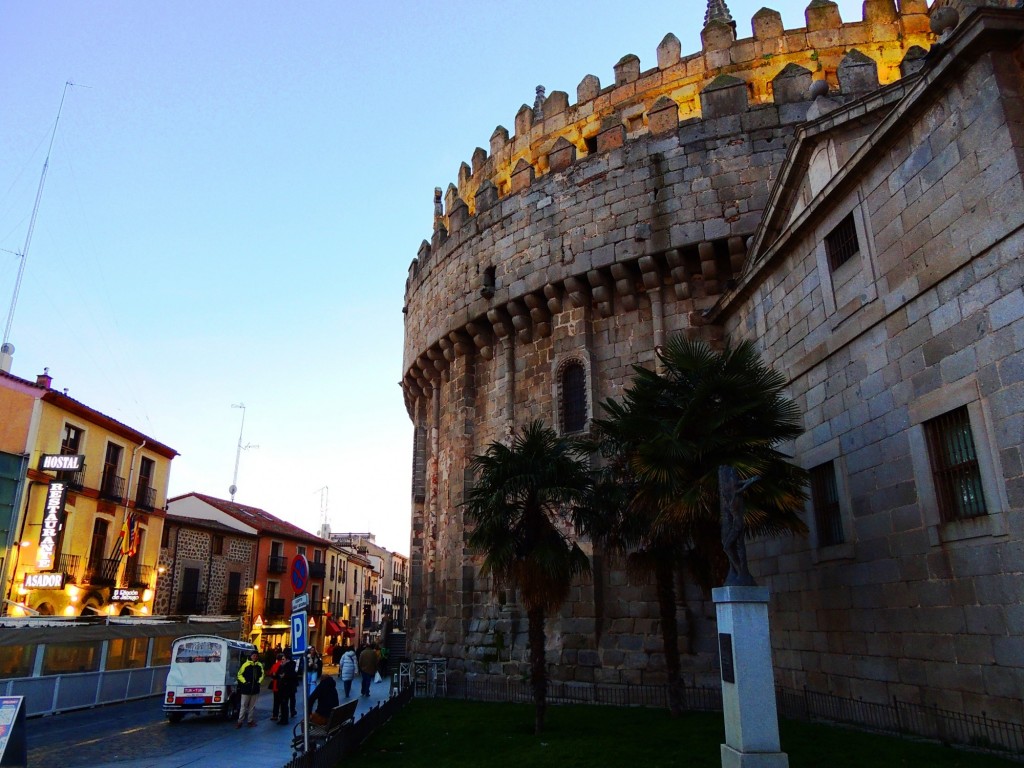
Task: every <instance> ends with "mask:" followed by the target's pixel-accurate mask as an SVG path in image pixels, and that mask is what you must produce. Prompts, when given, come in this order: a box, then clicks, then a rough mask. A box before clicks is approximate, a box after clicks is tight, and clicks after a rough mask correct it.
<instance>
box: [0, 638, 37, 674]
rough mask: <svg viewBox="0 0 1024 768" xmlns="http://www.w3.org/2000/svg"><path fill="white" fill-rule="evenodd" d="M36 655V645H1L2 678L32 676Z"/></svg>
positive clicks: (0, 665) (0, 671) (0, 667)
mask: <svg viewBox="0 0 1024 768" xmlns="http://www.w3.org/2000/svg"><path fill="white" fill-rule="evenodd" d="M35 657H36V648H35V646H34V645H28V646H25V645H11V646H4V647H0V678H4V677H31V676H32V662H33V660H34V659H35Z"/></svg>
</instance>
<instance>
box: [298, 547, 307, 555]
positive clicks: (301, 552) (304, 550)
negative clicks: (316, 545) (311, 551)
mask: <svg viewBox="0 0 1024 768" xmlns="http://www.w3.org/2000/svg"><path fill="white" fill-rule="evenodd" d="M299 554H300V555H302V556H303V557H305V556H306V548H305V547H302V546H300V547H299Z"/></svg>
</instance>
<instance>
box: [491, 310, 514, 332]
mask: <svg viewBox="0 0 1024 768" xmlns="http://www.w3.org/2000/svg"><path fill="white" fill-rule="evenodd" d="M487 320H488V322H490V324H491V328H492V329H493V330H494V335H495V336H497V337H498V338H499V339H504V338H505V337H506V336H508V335H509V334H510V333H512V318H510V317H509V315H508V312H506V311H505V310H504V309H503V308H501V307H494V308H492V309H489V310H487Z"/></svg>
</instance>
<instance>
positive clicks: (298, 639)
mask: <svg viewBox="0 0 1024 768" xmlns="http://www.w3.org/2000/svg"><path fill="white" fill-rule="evenodd" d="M305 652H306V612H305V611H298V612H297V613H293V614H292V656H294V655H296V654H298V653H305Z"/></svg>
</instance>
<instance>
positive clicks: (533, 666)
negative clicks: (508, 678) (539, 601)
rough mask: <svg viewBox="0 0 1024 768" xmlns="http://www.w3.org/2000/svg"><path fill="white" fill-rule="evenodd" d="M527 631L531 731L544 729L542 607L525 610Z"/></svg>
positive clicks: (545, 701) (545, 696) (544, 689)
mask: <svg viewBox="0 0 1024 768" xmlns="http://www.w3.org/2000/svg"><path fill="white" fill-rule="evenodd" d="M526 618H527V622H528V630H527V633H528V635H529V637H530V683H531V684H532V686H533V703H534V708H535V709H534V719H533V732H534V733H535V734H540V732H541V731H542V730H543V729H544V711H545V709H546V708H547V688H548V673H547V667H546V666H545V664H544V609H543V608H530V609H529V610H527V612H526Z"/></svg>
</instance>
